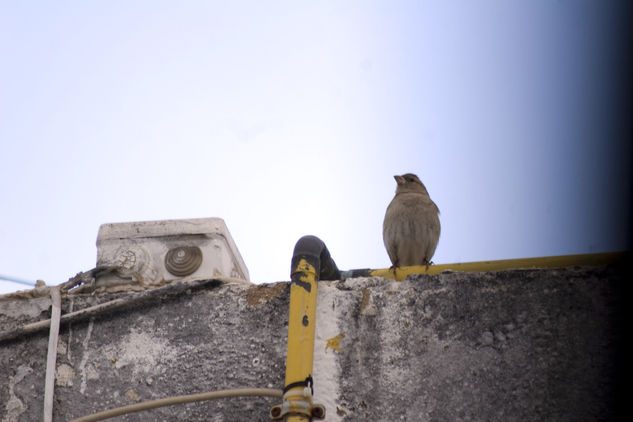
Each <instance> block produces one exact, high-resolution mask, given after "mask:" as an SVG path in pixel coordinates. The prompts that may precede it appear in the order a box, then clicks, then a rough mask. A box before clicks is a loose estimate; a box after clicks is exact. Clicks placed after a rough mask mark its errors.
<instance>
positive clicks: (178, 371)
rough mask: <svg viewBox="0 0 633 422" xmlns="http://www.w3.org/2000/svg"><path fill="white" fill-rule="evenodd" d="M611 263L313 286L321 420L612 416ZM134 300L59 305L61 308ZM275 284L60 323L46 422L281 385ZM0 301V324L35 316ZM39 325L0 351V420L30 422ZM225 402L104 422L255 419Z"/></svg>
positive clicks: (40, 362) (282, 340)
mask: <svg viewBox="0 0 633 422" xmlns="http://www.w3.org/2000/svg"><path fill="white" fill-rule="evenodd" d="M622 283H623V280H622V279H621V277H620V276H619V275H618V273H617V272H616V271H615V270H614V269H613V268H603V267H601V268H567V269H556V270H513V271H502V272H491V273H443V274H440V275H437V276H424V275H419V276H415V277H413V278H410V279H408V280H406V281H404V282H395V281H391V280H386V279H381V278H356V279H349V280H346V281H337V282H320V283H319V305H318V306H319V308H318V318H317V343H316V345H315V366H314V379H315V385H314V388H315V402H318V403H323V404H324V405H325V406H326V408H327V417H326V420H328V421H386V420H392V421H544V420H548V421H554V420H555V421H607V420H613V419H614V417H615V404H616V403H615V397H616V396H615V393H616V391H615V390H616V381H617V376H616V375H617V371H618V368H617V367H616V366H617V363H618V361H617V356H616V351H617V344H618V341H619V338H620V333H619V332H618V327H619V325H618V324H617V319H618V314H617V311H618V310H619V309H621V308H620V307H619V306H618V303H619V301H620V300H621V295H620V293H621V290H620V289H621V286H622ZM146 294H147V292H145V293H128V294H108V295H101V296H98V295H94V296H93V295H78V296H74V297H68V296H67V297H64V298H63V308H64V309H63V312H64V313H67V312H69V311H71V310H78V309H81V308H84V307H87V306H90V305H94V304H96V303H101V302H106V301H108V300H111V299H114V298H121V297H125V296H128V297H131V296H133V295H137V296H139V297H141V299H142V295H146ZM288 299H289V289H288V285H287V283H277V284H269V285H260V286H248V285H239V284H236V285H228V284H224V283H222V282H216V281H211V282H207V283H199V284H198V285H197V286H193V287H191V288H190V289H187V290H183V291H179V292H176V293H174V292H169V291H168V290H165V293H164V294H160V295H154V296H147V297H145V300H144V301H141V302H140V303H137V304H135V305H132V306H124V307H122V308H119V309H118V310H116V311H113V312H111V313H109V314H105V315H98V316H93V317H91V318H88V319H85V320H82V321H75V322H72V323H70V324H66V325H63V326H62V330H61V337H60V343H59V347H58V355H57V381H56V383H57V385H56V389H55V404H54V406H55V421H66V420H69V419H72V418H76V417H79V416H83V415H87V414H90V413H93V412H96V411H100V410H104V409H108V408H113V407H117V406H122V405H125V404H130V403H135V402H138V401H145V400H151V399H156V398H161V397H166V396H171V395H182V394H190V393H198V392H204V391H211V390H219V389H227V388H240V387H272V388H282V387H283V381H284V364H285V353H286V334H287V332H286V331H287V321H286V320H287V313H288ZM49 305H50V300H49V299H47V298H39V299H28V300H24V299H22V300H18V299H13V300H3V301H0V331H2V332H7V331H10V330H12V329H15V328H17V327H19V326H21V325H23V324H25V323H28V322H32V321H36V320H39V319H45V318H47V317H48V315H49V310H48V306H49ZM47 336H48V333H47V331H42V332H39V333H34V334H29V335H23V336H21V337H20V338H17V339H13V340H9V341H3V342H2V343H0V363H1V366H0V421H2V422H5V421H6V422H8V421H37V420H41V414H42V409H43V391H44V375H45V360H46V348H47ZM278 403H279V400H278V399H274V398H240V399H228V400H222V401H214V402H205V403H192V404H187V405H184V406H176V407H167V408H161V409H156V410H151V411H146V412H141V413H136V414H132V415H128V416H124V417H118V418H115V419H112V420H117V421H175V420H183V421H185V420H186V421H267V420H269V417H268V412H269V409H270V407H271V406H272V405H273V404H278Z"/></svg>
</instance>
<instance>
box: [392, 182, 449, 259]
mask: <svg viewBox="0 0 633 422" xmlns="http://www.w3.org/2000/svg"><path fill="white" fill-rule="evenodd" d="M394 178H395V179H396V183H398V186H397V188H396V196H394V198H393V200H392V201H391V203H390V204H389V206H388V207H387V212H386V213H385V221H384V222H383V225H382V238H383V241H384V242H385V247H386V248H387V253H388V254H389V259H391V263H392V264H393V266H392V268H395V267H405V266H409V265H426V266H427V268H428V265H429V264H430V263H431V258H432V257H433V254H434V253H435V248H436V247H437V242H438V241H439V239H440V218H439V213H440V210H439V209H438V208H437V205H435V203H434V202H433V201H432V200H431V197H430V196H429V193H428V192H427V191H426V187H425V186H424V184H423V183H422V182H421V181H420V179H419V178H418V176H416V175H415V174H411V173H407V174H403V175H402V176H394Z"/></svg>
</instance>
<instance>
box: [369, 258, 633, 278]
mask: <svg viewBox="0 0 633 422" xmlns="http://www.w3.org/2000/svg"><path fill="white" fill-rule="evenodd" d="M625 256H626V253H625V252H606V253H595V254H579V255H560V256H545V257H538V258H520V259H502V260H497V261H479V262H462V263H454V264H440V265H430V266H429V267H428V269H427V267H426V266H424V265H417V266H411V267H399V268H395V269H391V268H384V269H380V270H370V271H369V275H371V276H378V277H385V278H393V279H396V280H404V279H405V278H406V277H407V276H408V275H409V274H439V273H441V272H443V271H459V272H484V271H501V270H508V269H519V268H557V267H570V266H599V265H609V264H614V263H617V262H619V261H621V260H622V259H624V258H625Z"/></svg>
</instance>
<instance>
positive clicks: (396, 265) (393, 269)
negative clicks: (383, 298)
mask: <svg viewBox="0 0 633 422" xmlns="http://www.w3.org/2000/svg"><path fill="white" fill-rule="evenodd" d="M398 264H399V262H398V260H397V259H396V260H395V261H393V265H392V266H391V267H389V269H390V270H391V271H393V276H394V277H396V268H398V267H400V266H399V265H398Z"/></svg>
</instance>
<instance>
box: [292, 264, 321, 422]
mask: <svg viewBox="0 0 633 422" xmlns="http://www.w3.org/2000/svg"><path fill="white" fill-rule="evenodd" d="M316 306H317V272H316V269H315V267H314V266H313V265H311V264H310V263H308V261H306V260H305V259H301V260H300V261H299V263H298V264H297V266H296V268H294V269H293V274H292V283H291V285H290V311H289V317H288V352H287V355H286V386H289V385H292V384H297V386H296V387H292V388H290V389H288V391H286V393H285V394H284V409H285V410H287V413H286V414H287V415H288V416H287V417H286V421H289V422H300V421H310V420H311V419H312V418H311V408H312V394H311V393H310V394H307V392H306V385H305V383H306V381H307V380H308V379H311V377H312V363H313V360H314V333H315V327H316ZM301 383H304V384H303V385H301Z"/></svg>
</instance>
